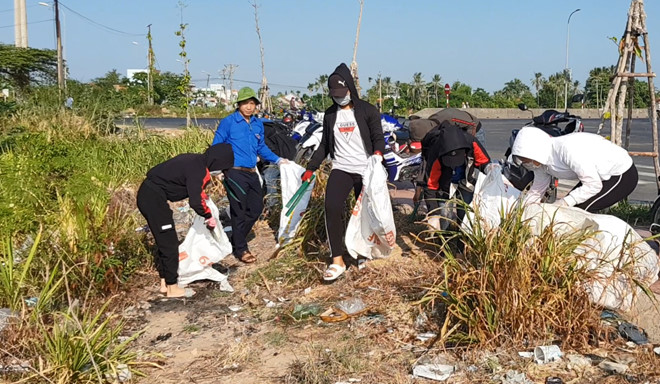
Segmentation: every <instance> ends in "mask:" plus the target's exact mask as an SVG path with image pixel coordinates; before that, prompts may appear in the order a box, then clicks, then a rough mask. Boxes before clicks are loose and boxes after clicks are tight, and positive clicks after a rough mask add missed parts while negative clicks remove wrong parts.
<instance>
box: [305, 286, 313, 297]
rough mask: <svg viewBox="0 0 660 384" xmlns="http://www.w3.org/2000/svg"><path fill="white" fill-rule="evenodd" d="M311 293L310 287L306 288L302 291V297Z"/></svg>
mask: <svg viewBox="0 0 660 384" xmlns="http://www.w3.org/2000/svg"><path fill="white" fill-rule="evenodd" d="M311 292H312V287H307V288H305V290H304V291H303V295H309V294H310V293H311Z"/></svg>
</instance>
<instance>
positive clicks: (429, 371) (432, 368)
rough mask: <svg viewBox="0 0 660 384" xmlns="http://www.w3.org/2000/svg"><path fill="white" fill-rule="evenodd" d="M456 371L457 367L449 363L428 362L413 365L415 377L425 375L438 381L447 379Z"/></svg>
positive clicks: (424, 376)
mask: <svg viewBox="0 0 660 384" xmlns="http://www.w3.org/2000/svg"><path fill="white" fill-rule="evenodd" d="M455 371H456V367H455V366H453V365H448V364H435V363H426V364H418V365H416V366H414V367H413V377H423V378H425V379H431V380H436V381H445V380H447V379H448V378H449V376H451V374H452V373H454V372H455Z"/></svg>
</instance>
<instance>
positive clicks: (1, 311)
mask: <svg viewBox="0 0 660 384" xmlns="http://www.w3.org/2000/svg"><path fill="white" fill-rule="evenodd" d="M15 316H16V315H14V313H13V312H12V311H11V309H9V308H0V331H2V330H3V329H5V328H6V327H7V326H8V325H9V319H10V318H12V317H15Z"/></svg>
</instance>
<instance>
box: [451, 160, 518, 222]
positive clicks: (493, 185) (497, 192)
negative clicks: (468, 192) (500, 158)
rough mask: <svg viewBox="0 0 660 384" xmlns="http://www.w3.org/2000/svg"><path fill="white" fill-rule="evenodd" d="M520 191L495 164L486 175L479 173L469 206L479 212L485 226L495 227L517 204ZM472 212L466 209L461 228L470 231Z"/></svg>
mask: <svg viewBox="0 0 660 384" xmlns="http://www.w3.org/2000/svg"><path fill="white" fill-rule="evenodd" d="M520 193H521V192H520V191H519V190H517V189H516V188H515V187H513V186H512V185H511V184H510V183H509V182H508V180H507V179H506V177H504V175H502V167H500V166H499V165H495V166H494V167H493V169H492V170H491V171H490V172H488V175H486V174H483V173H479V176H478V177H477V182H476V183H475V185H474V197H473V198H472V202H471V203H470V206H471V207H472V209H473V210H474V212H478V213H479V217H480V218H481V222H480V223H478V224H479V225H481V226H484V227H485V228H495V227H497V226H499V225H500V218H501V217H502V215H506V214H507V213H509V211H511V209H513V208H514V207H515V206H516V204H518V201H519V200H518V197H519V196H520ZM474 212H472V211H468V212H467V213H466V215H465V217H464V218H463V224H462V227H463V230H465V231H467V232H470V231H471V225H472V224H474Z"/></svg>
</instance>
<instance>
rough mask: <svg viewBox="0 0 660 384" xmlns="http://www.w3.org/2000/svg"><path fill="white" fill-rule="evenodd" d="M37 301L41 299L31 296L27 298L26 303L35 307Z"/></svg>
mask: <svg viewBox="0 0 660 384" xmlns="http://www.w3.org/2000/svg"><path fill="white" fill-rule="evenodd" d="M37 301H39V298H38V297H30V298H29V299H25V304H26V305H27V306H28V307H34V306H35V305H37Z"/></svg>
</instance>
